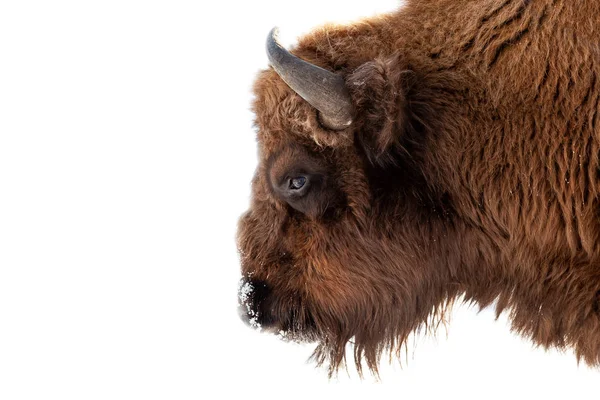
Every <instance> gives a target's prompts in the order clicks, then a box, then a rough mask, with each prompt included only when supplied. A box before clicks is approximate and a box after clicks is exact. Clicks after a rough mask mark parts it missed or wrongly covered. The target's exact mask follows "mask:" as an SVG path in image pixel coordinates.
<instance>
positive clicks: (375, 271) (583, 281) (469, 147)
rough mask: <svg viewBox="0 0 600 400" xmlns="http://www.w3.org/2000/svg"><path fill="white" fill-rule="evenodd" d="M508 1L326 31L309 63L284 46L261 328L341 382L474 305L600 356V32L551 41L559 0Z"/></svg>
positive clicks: (257, 255) (267, 147) (266, 87)
mask: <svg viewBox="0 0 600 400" xmlns="http://www.w3.org/2000/svg"><path fill="white" fill-rule="evenodd" d="M434 3H435V2H434ZM491 3H494V4H496V2H491ZM491 3H490V4H491ZM497 3H498V5H497V7H491V8H490V7H488V8H486V7H480V6H479V2H473V4H472V5H471V3H469V5H467V4H465V5H464V7H462V6H461V7H454V8H453V6H451V4H454V3H452V2H447V4H448V10H449V14H448V15H446V14H445V13H441V12H437V13H436V14H435V15H436V17H435V18H434V17H431V19H430V20H426V18H423V15H425V14H427V15H429V14H428V13H433V12H432V11H431V10H429V9H427V4H429V2H411V3H410V4H411V5H410V6H409V7H408V8H407V10H406V12H405V15H404V16H402V14H401V13H398V14H394V15H392V16H387V17H385V16H384V17H382V18H380V19H376V20H373V21H369V22H366V23H363V24H358V25H356V26H351V27H347V28H343V27H335V28H327V27H326V28H323V29H321V30H318V31H316V32H314V33H312V34H311V35H308V36H307V37H305V38H303V39H302V40H301V42H300V43H299V45H298V46H297V48H296V49H294V50H293V53H294V54H292V53H290V52H288V51H287V50H285V49H283V48H282V47H281V46H280V45H279V44H278V43H277V39H276V35H275V32H272V33H271V35H270V36H269V38H268V41H267V52H268V55H269V58H270V61H271V65H272V68H271V69H269V70H266V71H263V72H262V73H260V75H259V77H258V79H257V81H256V84H255V86H254V92H255V101H254V112H255V114H256V126H257V129H258V143H259V166H258V168H257V171H256V174H255V177H254V179H253V182H252V200H251V206H250V209H249V211H248V212H247V213H246V214H245V215H243V216H242V218H241V220H240V222H239V231H238V248H239V252H240V259H241V264H242V275H243V278H242V283H241V287H240V294H239V297H240V307H241V312H242V316H243V318H245V319H246V320H247V321H248V322H249V323H250V324H251V325H253V326H255V327H260V328H262V329H264V330H268V331H272V332H276V333H280V334H281V336H283V337H285V338H289V339H292V340H299V341H316V342H318V347H317V349H316V351H315V358H316V360H317V362H319V363H327V364H329V366H330V368H331V370H330V371H332V372H333V371H335V370H336V369H337V368H338V367H339V366H340V365H341V364H342V363H343V362H344V361H345V354H346V352H345V349H346V344H347V343H349V342H350V343H353V348H354V361H355V363H356V366H357V367H358V368H359V370H360V366H361V363H362V361H363V360H365V361H366V363H367V365H368V367H369V368H370V369H372V370H376V369H377V364H378V360H379V357H380V356H381V354H382V353H383V352H386V351H389V352H394V351H399V350H400V347H401V346H402V345H403V344H404V343H405V342H406V339H407V336H408V335H409V334H410V333H412V332H414V331H417V330H419V329H422V328H429V327H435V326H436V325H437V324H438V323H439V322H440V321H441V320H443V316H444V312H445V310H446V308H447V306H448V305H449V304H450V303H451V302H452V301H453V299H455V298H457V296H459V295H463V296H464V298H465V299H466V300H467V301H473V302H475V303H477V304H479V305H480V306H481V307H485V306H487V305H490V304H491V303H492V302H494V301H496V310H497V313H498V314H499V313H500V312H502V311H503V310H505V309H510V310H511V314H510V316H511V320H512V324H513V328H514V329H515V330H516V331H517V332H520V333H522V334H524V335H525V336H528V337H530V338H532V339H533V340H534V341H535V342H536V343H538V344H541V345H543V346H558V347H564V346H573V347H574V348H575V349H576V351H577V355H578V356H579V357H581V358H583V359H585V360H586V361H588V362H589V363H592V364H594V363H599V362H600V341H598V339H597V337H598V336H597V335H598V332H600V318H599V317H600V312H599V311H598V310H599V309H600V307H599V304H600V300H599V299H600V295H599V293H600V272H599V271H600V270H599V269H598V265H600V248H599V247H598V243H599V242H600V225H599V224H598V221H599V219H598V215H600V214H599V212H598V210H600V208H599V207H600V196H599V193H600V191H598V188H599V187H600V181H598V172H597V171H599V170H600V162H599V158H598V156H597V154H598V153H597V149H598V148H600V144H599V142H598V139H597V130H595V129H596V128H595V126H596V120H597V115H598V114H597V104H598V101H597V96H596V95H595V94H594V96H596V97H593V98H594V99H596V100H593V101H591V100H590V99H592V93H596V92H595V91H594V90H593V89H592V88H593V87H595V85H596V81H597V79H596V76H600V70H598V64H593V63H592V62H591V61H590V60H593V59H595V58H593V57H591V56H589V57H588V56H586V57H583V56H582V57H581V58H580V60H579V61H578V60H577V57H575V56H573V57H571V58H569V59H568V60H567V59H566V58H565V57H564V54H574V55H577V54H588V53H589V51H590V50H589V49H587V47H585V46H587V45H586V43H591V38H592V37H595V36H594V35H593V34H592V33H590V32H587V31H586V32H579V36H577V37H578V38H581V37H589V38H590V42H586V41H583V40H580V39H578V40H574V41H573V42H572V43H575V44H574V45H573V46H575V47H577V46H579V47H577V48H576V50H573V49H570V50H568V51H567V50H561V48H563V47H565V42H564V41H560V40H562V39H560V38H558V37H557V38H558V39H556V41H555V42H552V43H550V41H553V40H554V39H553V38H554V37H555V36H552V35H551V34H537V32H538V31H541V32H543V31H544V29H546V25H544V24H545V21H547V20H550V17H548V15H549V14H548V13H550V11H549V10H548V9H547V8H546V7H543V5H542V4H538V3H535V4H534V3H533V2H521V1H515V2H511V1H508V2H503V3H502V4H500V2H497ZM513 3H514V4H513ZM450 11H452V13H454V14H452V13H450ZM551 14H552V15H555V14H556V16H555V19H553V20H552V21H555V20H556V21H558V20H559V19H560V18H562V17H561V16H560V14H559V12H558V11H556V10H552V13H551ZM432 15H433V14H432ZM573 15H575V14H573ZM577 15H581V18H585V15H588V14H586V13H579V14H577ZM590 15H591V14H590ZM594 15H596V14H594ZM526 17H527V18H526ZM394 18H395V20H394ZM400 18H405V19H406V21H407V22H406V23H404V22H402V21H399V19H400ZM436 18H437V19H436ZM468 18H471V20H472V21H475V22H474V23H472V24H466V23H465V22H464V21H467V20H468ZM477 21H478V22H477ZM524 21H538V22H537V23H536V24H537V25H536V24H533V23H532V22H531V24H533V25H531V26H530V27H526V28H524V27H521V25H515V24H517V23H519V24H525V22H524ZM569 21H570V20H569ZM569 21H567V22H566V23H567V24H569V23H570V22H569ZM557 23H558V22H552V23H551V24H550V23H548V24H550V25H548V26H551V27H553V26H555V24H557ZM569 26H570V25H569ZM581 26H582V27H583V26H585V27H591V26H596V25H593V24H584V23H582V24H581ZM463 27H464V29H463ZM548 29H550V28H548ZM417 32H420V33H417ZM586 35H587V36H586ZM559 39H560V40H559ZM544 40H545V41H546V42H544ZM567 47H568V46H566V47H565V48H567ZM524 49H527V50H524ZM586 51H587V52H588V53H586ZM557 60H560V61H557ZM570 63H571V64H573V65H575V66H572V65H571V64H570ZM577 63H579V64H577ZM572 71H579V72H577V73H578V74H579V75H577V78H576V79H572V78H570V75H569V74H571V73H573V72H572ZM594 104H596V108H594ZM557 135H558V136H557Z"/></svg>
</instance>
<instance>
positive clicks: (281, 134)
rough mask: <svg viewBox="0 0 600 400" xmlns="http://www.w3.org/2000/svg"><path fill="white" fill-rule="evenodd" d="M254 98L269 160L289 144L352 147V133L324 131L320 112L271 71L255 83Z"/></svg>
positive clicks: (260, 135)
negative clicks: (284, 145) (318, 116)
mask: <svg viewBox="0 0 600 400" xmlns="http://www.w3.org/2000/svg"><path fill="white" fill-rule="evenodd" d="M254 95H255V99H254V103H253V107H252V110H253V111H254V114H255V116H256V118H255V126H256V128H257V130H258V136H257V138H258V142H259V146H260V149H261V152H262V153H263V156H266V157H268V155H269V154H272V153H273V152H274V151H276V150H277V149H279V148H281V147H282V146H283V144H284V143H285V142H289V141H293V142H297V143H299V144H305V145H308V146H314V145H317V146H318V147H326V146H327V147H338V146H343V145H349V144H351V143H352V140H351V137H352V136H351V133H350V129H346V130H343V131H330V130H328V129H325V128H323V127H322V126H321V124H320V123H319V121H318V119H317V110H316V109H315V108H313V107H312V106H311V105H310V104H308V103H307V102H306V101H305V100H304V99H303V98H302V97H300V96H299V95H298V94H297V93H296V92H294V91H293V90H292V89H291V88H290V87H289V86H288V85H287V84H286V83H285V82H284V81H283V80H282V79H281V78H280V77H279V75H277V73H276V72H275V71H274V70H273V69H272V68H269V69H268V70H264V71H261V72H260V73H259V75H258V77H257V79H256V81H255V83H254Z"/></svg>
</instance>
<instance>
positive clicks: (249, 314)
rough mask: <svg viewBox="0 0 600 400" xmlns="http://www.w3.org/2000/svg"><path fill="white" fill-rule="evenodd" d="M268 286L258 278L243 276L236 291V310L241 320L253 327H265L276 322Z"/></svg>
mask: <svg viewBox="0 0 600 400" xmlns="http://www.w3.org/2000/svg"><path fill="white" fill-rule="evenodd" d="M271 292H272V291H271V289H270V288H269V286H268V285H267V284H266V283H265V282H264V281H260V280H255V279H247V278H243V279H242V280H241V281H240V288H239V292H238V300H239V306H238V312H239V315H240V318H241V319H242V321H244V322H245V323H246V324H247V325H248V326H250V327H252V328H255V329H266V328H270V327H272V326H274V325H275V324H276V320H275V317H274V316H273V313H272V312H271V310H270V308H271V306H270V303H271V302H272V299H271V298H272V294H271Z"/></svg>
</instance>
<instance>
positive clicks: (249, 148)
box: [0, 0, 600, 400]
mask: <svg viewBox="0 0 600 400" xmlns="http://www.w3.org/2000/svg"><path fill="white" fill-rule="evenodd" d="M396 7H397V4H396V2H395V1H391V0H371V1H360V2H358V1H356V2H348V1H342V0H338V1H323V0H303V1H301V2H283V1H264V0H263V1H252V2H248V1H238V2H233V3H232V2H222V3H218V5H217V3H216V2H215V3H208V2H200V1H197V2H194V1H162V2H161V1H127V0H121V1H97V2H91V1H86V2H80V1H79V2H78V1H72V2H65V1H53V2H46V1H38V2H35V1H33V2H32V1H26V0H21V1H4V2H2V3H1V4H0V399H3V400H4V399H21V398H23V399H34V398H37V399H47V398H57V399H101V398H103V399H154V398H156V399H193V398H196V399H197V398H204V399H209V398H211V399H212V398H225V397H226V396H228V395H231V394H234V395H236V396H237V397H236V398H243V399H246V398H247V399H252V398H272V397H275V398H285V399H287V398H306V397H307V396H308V397H309V398H311V397H312V398H320V397H323V398H324V397H331V396H336V397H337V396H344V397H345V398H361V399H363V398H365V397H366V398H412V397H417V398H442V397H443V398H462V399H479V398H547V399H553V398H561V399H563V398H598V393H599V392H598V389H599V385H598V383H599V382H600V372H599V371H598V369H589V368H586V367H585V366H583V365H581V366H578V365H577V363H576V360H575V357H574V356H573V355H572V354H571V353H567V354H560V353H559V352H557V351H549V352H545V351H544V350H542V349H534V348H533V346H532V345H531V344H530V343H529V342H527V341H523V340H521V339H520V338H517V337H515V336H514V335H512V334H511V333H510V331H509V327H508V325H507V321H506V318H505V317H502V318H501V319H500V320H498V321H495V319H494V316H493V313H492V312H491V311H489V310H484V311H482V312H480V313H479V314H477V310H476V309H469V308H467V307H466V306H462V307H458V308H457V309H456V310H455V313H454V314H453V320H452V322H451V324H450V327H449V330H448V335H447V337H446V336H445V334H444V332H443V331H442V332H441V334H440V335H439V336H438V338H437V339H435V340H434V339H426V340H425V339H419V340H417V345H416V348H415V351H414V352H413V350H412V348H411V349H410V351H409V354H408V364H407V365H404V367H403V368H402V369H401V368H399V367H398V366H397V365H393V366H386V364H384V366H383V368H382V375H381V379H382V382H381V383H375V380H374V379H373V378H372V377H369V376H367V377H366V379H365V380H364V381H362V382H361V381H359V380H358V378H357V377H356V376H355V374H354V373H352V372H350V374H349V376H348V375H347V374H345V373H341V374H340V376H339V377H338V378H337V379H334V380H332V381H328V379H327V377H326V374H325V372H324V371H323V370H318V369H315V367H314V365H312V364H307V363H306V360H307V358H308V357H309V355H310V353H311V351H312V346H299V345H292V344H286V343H282V342H280V341H279V340H278V339H276V338H275V337H272V336H268V335H263V334H259V333H256V332H254V331H251V330H250V329H248V328H246V327H245V326H244V325H243V324H242V323H241V322H240V321H239V319H238V316H237V311H236V304H237V303H236V301H237V299H236V290H237V282H238V278H239V266H238V260H237V253H236V248H235V243H234V235H235V229H236V221H237V218H238V216H239V215H240V214H241V213H242V212H243V211H244V210H245V208H246V207H247V205H248V196H249V191H250V185H249V183H250V179H251V176H252V174H253V170H254V168H255V163H256V144H255V141H254V131H253V128H252V115H251V113H250V112H249V104H250V99H251V95H250V87H251V84H252V80H253V78H254V75H255V74H256V72H257V71H258V70H259V69H261V68H265V67H266V66H267V60H266V56H265V54H264V41H265V37H266V34H267V33H268V31H269V30H270V28H271V27H272V26H274V25H279V26H280V27H281V29H282V31H281V32H282V39H283V42H284V43H286V44H288V45H289V44H292V43H294V41H295V39H296V37H297V36H298V35H300V34H302V33H303V32H307V31H309V30H310V29H311V28H312V27H314V26H315V25H318V24H321V23H323V22H326V21H348V20H353V19H357V18H360V17H364V16H368V15H373V14H375V13H379V12H384V11H388V10H392V9H394V8H396ZM599 340H600V338H599Z"/></svg>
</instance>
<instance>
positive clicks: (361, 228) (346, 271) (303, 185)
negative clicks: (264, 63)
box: [238, 32, 456, 369]
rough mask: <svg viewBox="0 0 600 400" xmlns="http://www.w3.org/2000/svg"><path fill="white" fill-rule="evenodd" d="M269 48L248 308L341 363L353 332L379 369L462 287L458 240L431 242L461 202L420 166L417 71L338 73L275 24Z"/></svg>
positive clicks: (391, 63)
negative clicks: (454, 280) (288, 46)
mask: <svg viewBox="0 0 600 400" xmlns="http://www.w3.org/2000/svg"><path fill="white" fill-rule="evenodd" d="M267 50H268V53H269V58H270V59H271V63H272V66H273V69H270V70H268V71H264V72H263V73H261V75H260V76H259V78H258V81H257V83H256V85H255V93H256V100H255V103H254V111H255V113H256V125H257V127H258V139H259V158H260V163H259V167H258V169H257V171H256V175H255V177H254V180H253V182H252V204H251V208H250V210H249V211H248V212H247V213H246V214H245V215H244V216H243V217H242V218H241V220H240V223H239V232H238V246H239V252H240V255H241V263H242V273H243V276H244V278H243V280H242V283H241V289H240V300H241V312H242V316H243V318H245V319H246V320H247V321H248V322H249V323H250V324H251V325H253V326H256V327H260V328H262V329H264V330H270V331H274V332H278V333H280V334H282V336H284V337H286V338H291V339H294V340H315V341H318V342H319V344H320V346H319V347H318V349H317V351H316V353H315V355H316V357H317V360H318V361H319V362H329V363H330V365H331V367H332V369H335V368H336V367H337V366H338V365H339V364H340V363H341V362H342V361H343V359H344V353H345V346H346V343H347V342H349V341H351V340H352V341H353V342H354V345H355V357H356V362H357V366H359V368H360V363H361V359H362V358H363V356H364V357H365V358H366V361H367V362H368V364H369V366H370V367H372V368H375V366H376V364H377V359H378V357H379V355H380V353H381V352H382V351H384V350H386V349H389V350H394V349H398V348H399V346H400V345H401V344H402V343H403V341H404V339H405V338H406V336H407V335H408V334H409V333H410V332H411V331H413V330H415V329H417V328H418V327H419V326H421V325H422V324H424V323H425V322H426V321H427V318H428V317H429V316H431V314H432V313H434V312H435V311H436V310H437V311H438V312H439V311H441V310H443V302H444V300H445V299H446V298H447V296H446V294H447V293H446V292H447V291H448V290H456V289H455V288H451V289H450V288H449V287H448V284H449V283H450V281H451V279H450V276H449V274H448V269H447V268H445V267H444V264H446V263H447V262H448V260H447V257H446V255H447V253H446V251H448V250H449V248H448V247H440V248H439V249H432V247H436V246H437V245H436V243H440V242H442V241H445V240H446V239H447V235H448V231H447V228H446V225H448V224H449V223H450V222H449V218H450V215H451V213H452V210H451V209H450V208H449V207H450V206H449V203H448V201H447V199H446V196H445V194H444V193H442V192H437V191H436V190H435V189H434V188H431V187H428V185H427V181H426V178H425V177H424V176H423V173H422V171H420V170H419V167H418V164H419V162H420V161H419V157H420V152H421V151H420V149H421V147H422V145H423V143H422V139H423V136H422V134H423V130H424V129H425V128H424V126H423V124H422V123H421V122H419V117H418V115H415V116H414V118H413V117H411V116H410V115H409V111H410V110H409V109H408V108H409V107H408V104H407V101H406V96H408V95H409V94H410V92H411V90H414V89H413V88H414V86H415V84H416V83H415V82H414V77H413V74H411V73H410V71H408V70H406V69H405V68H402V66H401V64H400V61H399V59H398V58H392V59H389V60H377V61H371V62H365V63H363V64H362V65H360V66H358V67H357V68H355V69H354V70H353V71H351V72H349V73H348V71H346V70H344V69H342V70H340V71H337V72H333V71H329V70H327V69H323V68H321V67H318V66H316V65H314V64H312V63H308V62H306V61H303V60H302V59H300V58H298V57H296V56H294V55H292V54H291V53H289V52H287V51H286V50H284V49H282V48H281V46H279V44H278V43H277V41H276V36H275V32H272V33H271V35H270V36H269V39H268V42H267ZM324 67H327V66H324ZM286 82H287V83H286ZM415 101H416V102H417V103H416V104H415V106H414V108H415V109H416V110H417V111H423V109H422V107H421V108H420V105H419V104H418V101H419V99H418V98H415ZM410 112H412V111H410ZM432 266H434V267H433V268H432Z"/></svg>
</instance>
